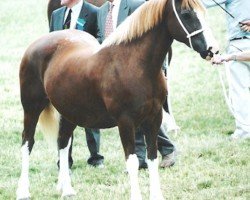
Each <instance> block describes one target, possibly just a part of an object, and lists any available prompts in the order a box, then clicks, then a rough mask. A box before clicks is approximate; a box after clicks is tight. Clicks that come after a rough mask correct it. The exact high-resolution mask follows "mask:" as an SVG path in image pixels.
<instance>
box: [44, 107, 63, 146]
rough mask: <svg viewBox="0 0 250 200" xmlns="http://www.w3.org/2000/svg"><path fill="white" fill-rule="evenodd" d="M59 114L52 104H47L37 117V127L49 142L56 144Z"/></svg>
mask: <svg viewBox="0 0 250 200" xmlns="http://www.w3.org/2000/svg"><path fill="white" fill-rule="evenodd" d="M59 123H60V115H59V113H58V111H57V110H56V109H55V107H54V106H52V105H51V104H49V105H48V106H46V107H45V108H44V110H43V111H42V113H41V114H40V117H39V127H40V128H41V131H42V133H43V135H44V138H45V139H46V141H47V142H48V143H49V144H52V145H53V146H57V139H58V133H59Z"/></svg>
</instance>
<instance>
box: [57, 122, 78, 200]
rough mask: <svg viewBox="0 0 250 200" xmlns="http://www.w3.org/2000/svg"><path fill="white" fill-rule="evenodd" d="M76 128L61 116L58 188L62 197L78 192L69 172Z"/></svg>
mask: <svg viewBox="0 0 250 200" xmlns="http://www.w3.org/2000/svg"><path fill="white" fill-rule="evenodd" d="M75 128H76V125H75V124H72V123H71V122H69V121H68V120H66V119H65V118H64V117H61V120H60V127H59V137H58V149H59V165H60V169H59V176H58V184H57V190H59V191H61V192H62V197H66V196H73V195H75V194H76V192H75V191H74V189H73V187H72V185H71V179H70V174H69V159H68V157H69V149H70V145H71V140H72V135H73V131H74V129H75Z"/></svg>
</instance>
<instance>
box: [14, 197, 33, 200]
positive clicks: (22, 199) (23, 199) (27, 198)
mask: <svg viewBox="0 0 250 200" xmlns="http://www.w3.org/2000/svg"><path fill="white" fill-rule="evenodd" d="M30 199H31V198H30V197H25V198H21V199H19V198H17V200H30Z"/></svg>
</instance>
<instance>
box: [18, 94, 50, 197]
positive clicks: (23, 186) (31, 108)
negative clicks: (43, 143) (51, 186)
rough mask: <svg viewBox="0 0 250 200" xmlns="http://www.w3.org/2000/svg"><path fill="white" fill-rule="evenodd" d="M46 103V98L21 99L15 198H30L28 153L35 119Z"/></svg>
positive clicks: (32, 139)
mask: <svg viewBox="0 0 250 200" xmlns="http://www.w3.org/2000/svg"><path fill="white" fill-rule="evenodd" d="M46 104H47V100H46V99H43V100H39V101H38V102H35V103H34V102H32V101H31V102H29V103H28V104H27V102H24V101H23V108H24V130H23V133H22V148H21V154H22V172H21V176H20V179H19V181H18V188H17V192H16V193H17V199H28V198H30V193H29V177H28V176H29V154H30V153H31V151H32V148H33V145H34V143H35V141H34V134H35V129H36V125H37V121H38V118H39V115H40V113H41V111H42V110H43V109H44V107H45V105H46Z"/></svg>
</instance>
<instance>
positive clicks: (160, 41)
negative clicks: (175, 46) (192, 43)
mask: <svg viewBox="0 0 250 200" xmlns="http://www.w3.org/2000/svg"><path fill="white" fill-rule="evenodd" d="M172 42H173V39H171V37H169V35H168V33H167V30H166V28H165V27H164V25H163V24H159V25H157V26H156V27H154V28H153V29H152V30H150V31H148V32H147V33H145V34H144V35H143V36H142V37H141V38H138V39H136V40H135V42H134V43H133V45H134V48H133V51H131V55H133V56H135V55H137V56H138V59H140V60H143V61H144V63H145V65H144V68H145V70H148V71H149V73H150V74H151V75H153V74H156V75H157V74H158V73H159V71H160V70H161V67H162V64H163V61H164V59H165V57H166V54H167V52H168V50H169V48H170V46H171V44H172Z"/></svg>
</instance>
